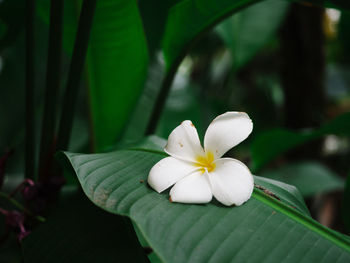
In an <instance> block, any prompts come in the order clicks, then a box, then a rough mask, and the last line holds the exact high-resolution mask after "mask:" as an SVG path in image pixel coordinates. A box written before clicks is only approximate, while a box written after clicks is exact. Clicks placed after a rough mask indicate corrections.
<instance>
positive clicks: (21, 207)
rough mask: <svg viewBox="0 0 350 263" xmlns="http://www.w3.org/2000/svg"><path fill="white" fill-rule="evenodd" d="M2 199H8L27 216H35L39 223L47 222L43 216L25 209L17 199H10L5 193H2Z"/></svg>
mask: <svg viewBox="0 0 350 263" xmlns="http://www.w3.org/2000/svg"><path fill="white" fill-rule="evenodd" d="M0 197H2V198H4V199H6V200H7V201H9V202H10V203H11V204H12V205H13V206H15V207H16V208H17V209H18V210H20V211H22V212H24V213H26V214H27V215H30V216H33V217H35V218H36V219H37V220H38V221H40V222H45V221H46V220H45V218H43V217H42V216H35V215H34V214H33V213H32V212H31V211H29V210H28V209H27V208H25V207H24V206H23V205H22V204H21V203H19V202H18V201H17V200H16V199H13V198H11V197H9V196H8V195H7V194H5V193H4V192H0Z"/></svg>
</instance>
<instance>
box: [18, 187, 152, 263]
mask: <svg viewBox="0 0 350 263" xmlns="http://www.w3.org/2000/svg"><path fill="white" fill-rule="evenodd" d="M63 193H66V195H65V196H64V197H63V198H62V200H61V201H60V205H59V206H58V207H57V208H56V209H55V210H54V212H53V213H52V214H51V215H49V216H48V218H47V220H46V222H45V223H43V224H42V225H39V226H38V227H37V228H36V229H35V230H34V231H33V232H32V233H31V234H30V235H28V237H26V238H25V239H24V241H23V242H22V251H23V257H24V262H26V263H31V262H33V263H34V262H35V263H40V262H52V263H54V262H57V263H62V262H67V263H68V262H72V263H73V262H91V263H95V262H147V260H146V257H145V255H144V253H143V250H142V247H141V246H140V245H139V243H138V241H137V238H136V236H135V234H134V231H133V229H132V225H131V223H130V221H128V220H125V218H122V217H120V216H118V217H116V216H112V215H110V214H108V213H106V212H104V211H103V210H101V209H99V208H97V207H96V206H94V205H92V204H91V202H89V200H88V199H87V198H86V197H85V196H83V195H81V194H80V193H78V192H77V191H71V192H70V193H68V194H67V191H63Z"/></svg>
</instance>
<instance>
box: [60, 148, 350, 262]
mask: <svg viewBox="0 0 350 263" xmlns="http://www.w3.org/2000/svg"><path fill="white" fill-rule="evenodd" d="M65 156H66V158H67V160H68V161H69V162H68V163H67V164H68V165H70V166H71V167H72V168H73V169H74V171H75V173H76V174H77V176H78V179H79V181H80V183H81V185H82V187H83V190H84V192H85V193H86V195H87V196H88V197H89V198H90V199H91V200H92V201H93V202H94V203H95V204H96V205H98V206H100V207H102V208H103V209H105V210H107V211H109V212H111V213H114V214H119V215H125V216H128V217H130V218H131V219H132V220H133V222H134V224H135V225H136V227H137V228H138V229H139V230H140V232H141V233H142V235H143V237H144V239H145V240H146V241H147V242H148V244H149V245H150V246H151V247H152V248H153V250H154V252H155V253H156V254H157V255H158V257H159V258H160V259H161V260H162V261H164V262H228V261H244V262H296V261H298V262H299V261H302V262H318V261H323V262H328V261H330V260H334V259H338V261H339V262H346V261H348V260H350V243H349V242H348V241H347V240H346V239H344V238H343V237H342V235H341V234H339V233H337V232H334V231H332V230H330V229H328V228H326V227H324V226H322V225H320V224H319V223H317V222H316V221H314V220H313V219H311V218H310V217H308V216H305V215H304V214H302V213H300V212H299V211H298V210H297V209H294V208H291V207H290V205H289V204H286V203H285V202H284V201H283V200H282V198H280V199H281V200H282V201H279V200H277V199H275V198H274V197H272V196H270V195H268V194H265V193H264V192H262V191H261V190H257V189H255V190H254V193H253V196H252V198H251V199H250V200H249V201H248V202H246V203H245V204H244V205H242V206H240V207H224V206H221V205H220V204H218V203H217V202H211V203H209V204H206V205H188V204H187V205H186V204H179V203H171V202H169V200H168V194H167V193H164V194H158V193H156V192H155V191H153V190H152V189H151V188H150V187H148V186H147V183H146V181H147V176H148V172H149V170H150V169H151V167H152V166H153V165H154V164H155V163H156V162H157V161H159V160H160V159H162V158H163V157H164V155H163V154H162V153H157V152H149V151H142V150H123V151H116V152H111V153H103V154H92V155H84V154H75V153H65ZM265 181H266V180H265ZM260 183H261V181H260ZM266 183H271V184H272V183H273V181H268V180H267V181H266ZM265 186H266V188H267V189H268V190H269V191H271V192H273V191H276V189H277V187H278V186H277V185H275V186H274V187H276V188H275V189H271V190H270V189H269V188H270V187H269V186H268V185H265ZM285 190H286V189H285ZM281 192H282V190H281ZM275 194H276V195H277V194H278V193H275ZM290 194H292V192H291V193H290ZM296 198H297V197H296ZM286 255H288V256H286Z"/></svg>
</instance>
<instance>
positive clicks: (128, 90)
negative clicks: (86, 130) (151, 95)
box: [38, 0, 148, 151]
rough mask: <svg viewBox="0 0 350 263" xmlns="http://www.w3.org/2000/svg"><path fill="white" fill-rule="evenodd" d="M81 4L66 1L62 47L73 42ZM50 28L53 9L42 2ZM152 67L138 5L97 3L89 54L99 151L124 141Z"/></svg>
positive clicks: (111, 0)
mask: <svg viewBox="0 0 350 263" xmlns="http://www.w3.org/2000/svg"><path fill="white" fill-rule="evenodd" d="M79 2H81V1H79V0H74V1H65V23H64V47H65V50H66V51H67V52H68V53H70V52H71V49H72V47H73V45H72V43H73V42H74V39H75V31H76V21H77V16H78V14H79ZM38 9H39V15H40V17H41V18H42V19H43V20H44V21H45V22H47V23H48V14H49V13H48V10H49V4H48V3H47V1H44V0H40V1H38ZM147 67H148V48H147V43H146V38H145V33H144V30H143V25H142V21H141V16H140V13H139V9H138V6H137V1H136V0H100V1H97V6H96V11H95V17H94V21H93V26H92V32H91V37H90V48H89V51H88V54H87V80H88V81H87V82H88V88H89V99H90V113H91V119H92V131H93V138H94V140H93V141H94V145H95V149H96V150H97V151H101V150H104V149H105V148H108V147H109V146H111V145H113V144H114V143H115V142H116V141H117V139H118V138H119V137H120V136H121V133H122V131H123V129H124V127H125V124H126V122H127V120H128V119H129V117H130V115H131V112H132V111H133V108H134V106H135V104H136V102H137V100H138V98H139V96H140V93H141V91H142V88H143V85H144V81H145V78H146V74H147Z"/></svg>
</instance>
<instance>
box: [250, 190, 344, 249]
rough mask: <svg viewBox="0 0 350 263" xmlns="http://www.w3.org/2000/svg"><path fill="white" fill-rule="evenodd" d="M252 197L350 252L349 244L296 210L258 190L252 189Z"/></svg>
mask: <svg viewBox="0 0 350 263" xmlns="http://www.w3.org/2000/svg"><path fill="white" fill-rule="evenodd" d="M252 197H253V198H255V199H256V200H258V201H260V202H262V203H264V204H266V205H268V206H269V207H272V208H274V209H276V210H277V211H278V212H280V213H282V214H284V215H286V216H288V217H289V218H290V219H292V220H294V221H296V222H297V223H299V224H301V225H303V226H305V227H306V228H308V229H310V230H312V231H313V232H315V233H317V234H319V235H320V236H322V237H324V238H325V239H327V240H329V241H331V242H333V243H334V244H336V245H337V246H339V247H340V248H343V249H345V250H346V251H348V252H350V242H348V241H347V240H346V239H344V238H343V237H342V236H340V235H339V234H337V233H336V232H334V231H332V230H331V229H329V228H327V227H325V226H324V225H322V224H320V223H318V222H317V221H315V220H313V219H312V218H311V217H307V216H305V215H303V214H302V213H300V212H299V211H297V210H296V209H294V208H292V207H289V206H288V205H286V204H284V203H282V202H280V201H278V200H276V199H274V198H272V197H271V196H269V195H267V194H265V193H263V192H262V191H260V190H258V189H254V192H253V194H252Z"/></svg>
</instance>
